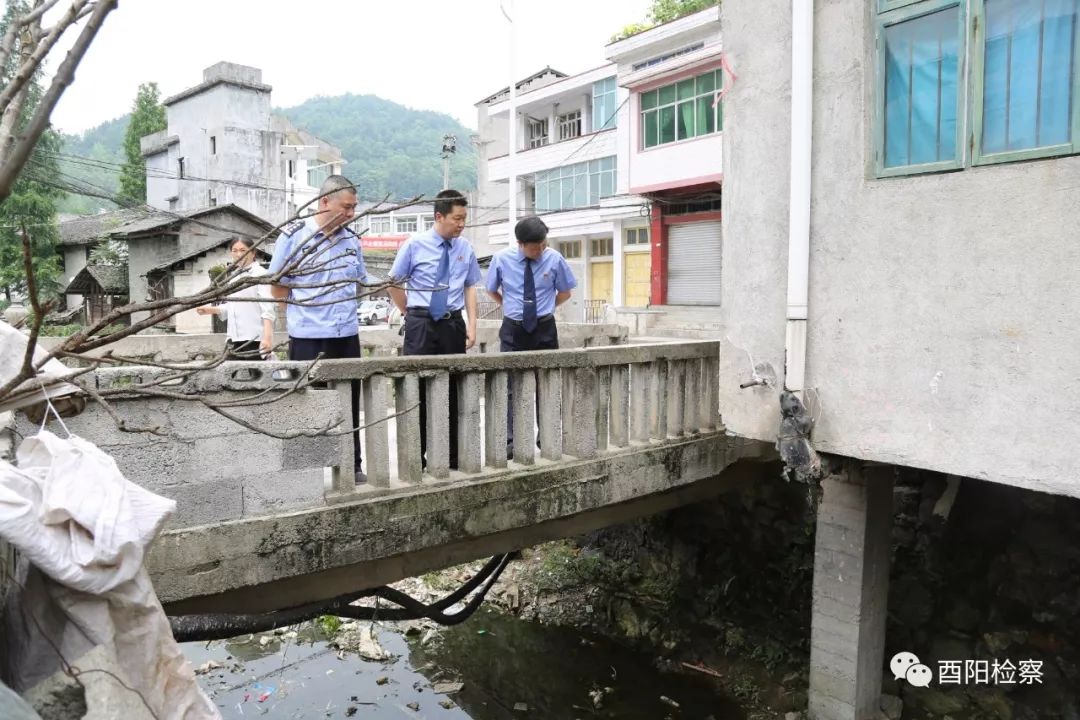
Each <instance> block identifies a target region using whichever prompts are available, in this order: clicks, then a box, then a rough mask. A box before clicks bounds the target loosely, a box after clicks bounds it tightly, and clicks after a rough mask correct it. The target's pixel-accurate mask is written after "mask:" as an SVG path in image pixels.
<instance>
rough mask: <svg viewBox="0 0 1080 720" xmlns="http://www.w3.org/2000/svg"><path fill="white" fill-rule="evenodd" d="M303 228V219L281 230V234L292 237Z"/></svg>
mask: <svg viewBox="0 0 1080 720" xmlns="http://www.w3.org/2000/svg"><path fill="white" fill-rule="evenodd" d="M302 227H304V220H303V219H297V220H293V221H292V222H290V223H289V224H288V225H286V226H285V227H283V228H281V233H282V234H283V235H292V234H293V233H295V232H297V231H298V230H300V228H302Z"/></svg>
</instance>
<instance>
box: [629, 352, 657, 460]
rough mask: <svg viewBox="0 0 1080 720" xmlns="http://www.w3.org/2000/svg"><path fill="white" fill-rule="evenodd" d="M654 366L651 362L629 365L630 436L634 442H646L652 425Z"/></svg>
mask: <svg viewBox="0 0 1080 720" xmlns="http://www.w3.org/2000/svg"><path fill="white" fill-rule="evenodd" d="M654 375H655V368H654V367H653V366H652V364H651V363H634V364H633V365H631V366H630V388H631V394H632V398H633V399H632V400H631V401H630V438H631V439H632V440H633V441H634V442H640V443H647V442H649V435H650V432H651V426H652V406H653V404H652V396H653V389H652V386H653V381H654Z"/></svg>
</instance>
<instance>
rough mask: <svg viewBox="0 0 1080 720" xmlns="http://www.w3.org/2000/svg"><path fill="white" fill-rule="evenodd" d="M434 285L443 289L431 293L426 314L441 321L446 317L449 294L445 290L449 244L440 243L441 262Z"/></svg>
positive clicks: (448, 274)
mask: <svg viewBox="0 0 1080 720" xmlns="http://www.w3.org/2000/svg"><path fill="white" fill-rule="evenodd" d="M435 284H436V285H437V286H438V287H441V288H443V289H442V290H436V291H434V292H433V293H431V303H430V304H429V306H428V312H430V313H431V317H432V318H434V319H435V320H441V319H442V318H443V316H444V315H446V302H447V295H448V294H449V292H450V291H449V289H448V288H447V286H448V285H449V284H450V244H449V243H447V242H443V243H442V260H440V261H439V272H438V276H437V277H436V278H435Z"/></svg>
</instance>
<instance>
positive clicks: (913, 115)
mask: <svg viewBox="0 0 1080 720" xmlns="http://www.w3.org/2000/svg"><path fill="white" fill-rule="evenodd" d="M959 11H960V10H959V8H958V7H949V8H945V9H943V10H939V11H937V12H933V13H930V14H927V15H923V16H921V17H916V18H914V19H911V20H908V21H905V22H901V23H897V24H895V25H891V26H889V27H887V28H886V29H885V113H884V117H885V167H887V168H889V167H902V166H905V165H919V164H924V163H934V162H940V161H946V160H952V159H955V158H956V154H957V146H956V107H957V89H958V87H959V79H960V78H959V76H960V62H959V60H958V38H957V23H958V22H959V18H958V13H959Z"/></svg>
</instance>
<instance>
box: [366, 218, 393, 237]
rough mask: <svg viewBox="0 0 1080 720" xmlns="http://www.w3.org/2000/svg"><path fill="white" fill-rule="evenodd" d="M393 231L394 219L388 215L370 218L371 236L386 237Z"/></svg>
mask: <svg viewBox="0 0 1080 720" xmlns="http://www.w3.org/2000/svg"><path fill="white" fill-rule="evenodd" d="M393 231H394V219H393V218H392V217H390V216H389V215H373V216H371V234H372V235H388V234H390V233H391V232H393Z"/></svg>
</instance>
